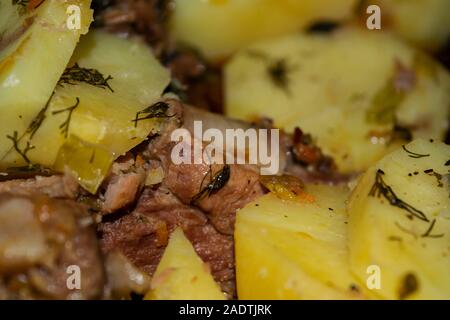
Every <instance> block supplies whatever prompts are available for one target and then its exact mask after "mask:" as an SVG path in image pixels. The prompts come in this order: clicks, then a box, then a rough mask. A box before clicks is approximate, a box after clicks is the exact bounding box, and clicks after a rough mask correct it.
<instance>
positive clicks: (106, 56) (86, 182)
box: [4, 31, 170, 193]
mask: <svg viewBox="0 0 450 320" xmlns="http://www.w3.org/2000/svg"><path fill="white" fill-rule="evenodd" d="M69 66H70V67H69V69H67V70H66V72H65V73H64V74H63V77H62V78H61V81H60V82H59V84H58V86H57V87H56V90H55V93H54V95H53V97H52V99H51V101H50V103H49V105H48V106H46V107H44V111H43V112H44V114H45V116H44V120H43V121H42V124H41V125H40V127H39V129H38V130H37V131H36V133H35V134H34V136H33V137H32V138H31V139H28V140H27V139H23V141H22V144H21V146H22V148H25V144H26V143H28V142H30V143H31V144H32V145H33V147H34V149H32V150H30V151H29V152H28V153H27V157H28V158H29V160H30V161H31V162H32V163H36V164H40V165H45V166H53V164H54V163H55V159H57V157H58V161H56V168H57V169H59V170H62V169H64V166H65V165H68V167H69V169H70V170H71V171H72V172H73V173H74V174H75V175H76V176H77V177H78V178H79V181H80V183H81V185H82V186H83V187H85V188H86V189H87V190H89V191H91V192H93V193H95V191H96V190H97V188H98V186H99V185H100V183H101V182H102V180H103V178H104V174H105V172H107V171H108V166H109V164H111V162H112V161H113V160H114V159H115V158H117V157H119V156H120V155H122V154H123V153H125V152H127V151H128V150H130V149H131V148H133V147H134V146H136V145H138V144H139V143H141V142H142V141H143V140H144V139H146V138H147V136H148V135H149V133H151V132H152V131H154V132H156V131H157V130H158V128H159V126H160V124H161V123H162V122H163V121H164V119H154V120H153V119H148V120H143V121H139V122H137V123H134V122H133V119H135V117H136V113H137V112H139V111H141V110H143V109H144V108H146V107H148V106H150V105H151V104H152V103H153V102H154V101H155V100H157V99H158V98H159V97H160V96H161V93H162V92H163V90H164V88H165V87H166V86H167V84H168V83H169V81H170V75H169V72H168V71H167V70H166V69H165V68H163V67H162V66H161V65H160V64H159V62H158V61H157V60H156V59H155V58H154V56H153V55H152V52H151V50H150V48H148V47H147V46H146V45H145V44H144V43H141V42H137V41H131V40H126V39H122V38H119V37H117V36H114V35H110V34H107V33H104V32H101V31H91V32H90V33H89V34H88V35H86V36H85V37H83V38H82V40H81V42H80V44H79V46H78V47H77V49H76V50H75V52H74V54H73V56H72V58H71V61H70V63H69ZM77 68H78V69H77ZM79 68H84V69H83V70H84V72H86V69H91V70H96V71H97V72H98V73H99V74H100V75H101V78H102V80H106V79H108V78H110V79H109V80H107V81H106V82H104V83H103V82H102V81H99V82H98V83H97V84H96V83H95V82H94V83H92V82H91V83H89V82H80V81H72V80H70V79H69V81H68V82H69V83H67V81H62V80H63V79H66V75H68V73H67V72H68V70H72V71H73V72H80V71H79ZM144 116H145V114H144ZM10 130H11V129H10ZM70 136H76V137H75V138H74V139H69V138H70ZM71 141H72V142H71ZM63 144H68V145H67V146H65V147H64V148H63V149H61V151H59V150H60V147H61V146H62V145H63ZM83 144H89V145H91V147H92V148H96V149H97V151H98V152H94V151H92V150H93V149H92V148H91V147H80V150H83V152H81V153H80V151H77V146H80V145H83ZM10 145H11V144H10V143H9V144H8V146H9V147H10ZM69 150H71V151H69ZM87 150H90V151H89V154H85V153H87ZM58 151H59V155H58ZM67 152H69V154H71V153H70V152H72V156H67ZM77 152H79V154H78V156H77V158H78V160H80V159H81V158H80V157H82V158H83V159H87V161H70V162H66V161H65V160H64V159H67V161H68V160H69V158H73V154H74V153H77ZM91 158H92V161H90V159H91ZM23 160H24V159H23V157H20V155H19V154H18V153H17V152H10V153H9V154H8V157H6V158H5V159H4V162H5V161H6V162H7V163H9V164H10V165H14V166H17V165H19V164H25V163H24V161H23ZM69 164H70V165H69ZM95 177H96V178H95ZM94 178H95V179H94Z"/></svg>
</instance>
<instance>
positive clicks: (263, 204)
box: [235, 185, 364, 299]
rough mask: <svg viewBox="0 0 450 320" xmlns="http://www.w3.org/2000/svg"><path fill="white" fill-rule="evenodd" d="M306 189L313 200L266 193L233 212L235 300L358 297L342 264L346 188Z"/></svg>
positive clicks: (356, 286)
mask: <svg viewBox="0 0 450 320" xmlns="http://www.w3.org/2000/svg"><path fill="white" fill-rule="evenodd" d="M306 190H307V192H308V193H309V194H310V195H311V196H312V197H314V199H315V200H314V201H313V202H311V201H310V200H309V199H308V201H305V200H302V199H299V200H297V201H289V200H282V199H280V198H279V197H277V196H276V195H275V194H272V193H269V194H267V195H265V196H263V197H261V198H259V199H257V200H256V201H254V202H252V203H250V204H248V205H247V206H246V207H245V208H244V209H242V210H240V211H239V212H238V213H237V217H236V227H235V228H236V231H235V243H236V244H235V250H236V277H237V291H238V298H239V299H352V298H362V295H361V292H362V291H363V289H364V288H362V287H360V285H359V284H358V283H356V280H355V279H354V278H353V276H352V275H351V273H350V269H349V264H348V261H347V255H348V252H347V230H346V229H347V227H346V221H347V215H346V212H345V200H346V197H347V195H348V194H349V191H348V189H347V188H344V187H330V186H320V185H317V186H315V185H308V186H307V188H306Z"/></svg>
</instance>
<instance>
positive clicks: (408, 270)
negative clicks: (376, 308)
mask: <svg viewBox="0 0 450 320" xmlns="http://www.w3.org/2000/svg"><path fill="white" fill-rule="evenodd" d="M449 159H450V147H449V146H447V145H445V144H443V143H441V142H437V141H434V142H433V141H429V140H416V141H414V142H412V143H410V144H408V145H406V146H404V147H403V148H400V149H398V150H397V151H395V152H393V153H391V154H389V155H387V156H386V157H384V158H383V159H382V160H381V161H380V162H378V163H377V164H376V165H375V166H373V167H371V168H370V169H369V170H368V171H367V172H366V173H365V174H364V175H363V176H362V178H361V179H360V181H359V183H358V185H357V187H356V189H355V190H354V192H353V194H352V196H351V198H350V201H349V205H348V211H349V250H350V263H351V268H352V271H353V272H354V273H355V275H357V276H358V277H359V279H360V281H366V279H367V277H368V274H367V273H366V271H367V268H368V267H369V266H371V265H375V266H378V267H379V268H380V272H381V273H380V275H381V277H380V280H381V281H380V285H381V288H380V289H379V290H376V291H377V293H378V294H380V295H381V296H382V297H384V298H388V299H449V298H450V278H449V276H448V275H449V270H450V215H449V213H450V212H449V205H450V199H449V193H450V186H449V172H450V171H449V169H450V166H449V165H450V160H449Z"/></svg>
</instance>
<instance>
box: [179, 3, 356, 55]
mask: <svg viewBox="0 0 450 320" xmlns="http://www.w3.org/2000/svg"><path fill="white" fill-rule="evenodd" d="M356 2H357V1H356V0H337V1H328V0H302V1H298V0H191V1H186V0H176V1H175V9H174V12H173V16H172V21H171V25H172V29H173V33H174V36H175V37H176V39H177V40H178V41H180V42H182V43H185V44H188V45H190V46H193V47H194V48H197V49H198V50H200V51H201V52H202V53H203V54H204V55H205V56H206V57H207V58H210V59H219V58H221V57H224V56H227V55H229V54H230V53H233V52H234V51H236V50H238V49H240V48H242V47H245V46H247V45H248V44H249V43H252V42H255V41H257V40H261V39H266V38H271V37H276V36H279V35H282V34H286V33H290V32H295V31H297V30H300V28H302V27H305V26H307V25H308V24H310V23H312V22H313V21H315V20H316V19H317V20H318V19H321V20H325V19H328V20H343V19H345V18H347V17H350V16H351V13H352V10H353V7H354V4H355V3H356Z"/></svg>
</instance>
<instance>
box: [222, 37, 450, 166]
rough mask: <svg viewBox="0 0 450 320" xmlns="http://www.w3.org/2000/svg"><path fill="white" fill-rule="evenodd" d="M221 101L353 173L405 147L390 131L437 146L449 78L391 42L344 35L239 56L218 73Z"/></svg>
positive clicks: (279, 43)
mask: <svg viewBox="0 0 450 320" xmlns="http://www.w3.org/2000/svg"><path fill="white" fill-rule="evenodd" d="M280 70H281V71H280ZM280 74H281V76H280ZM274 75H275V76H276V77H275V78H274ZM396 86H403V88H404V89H402V90H404V91H403V93H402V94H401V95H400V96H397V95H396V93H395V92H396V90H397V87H396ZM225 97H226V99H225V112H226V114H227V115H229V116H232V117H236V118H240V119H246V120H254V119H255V118H258V117H264V116H266V117H269V118H272V119H274V121H275V125H276V126H279V127H281V128H284V129H286V130H287V131H293V130H294V128H295V127H296V126H299V127H300V128H301V129H302V130H303V131H305V132H309V133H311V134H312V136H313V138H315V139H316V142H317V144H318V145H319V146H320V147H321V148H322V149H323V150H324V152H325V153H326V154H329V155H331V156H333V157H334V159H335V161H336V163H337V165H338V168H339V169H340V170H341V171H343V172H360V171H364V170H365V169H367V168H368V167H370V165H372V164H373V163H375V162H376V161H377V160H379V159H380V158H382V157H383V156H384V155H385V154H387V153H388V152H390V151H392V150H394V149H395V148H397V147H399V146H401V144H403V143H405V140H403V138H402V137H400V136H398V135H397V132H396V130H397V128H398V127H401V128H403V129H407V131H408V132H409V133H410V134H411V135H412V137H413V138H420V137H423V138H433V139H443V137H444V135H445V132H446V130H447V128H448V119H449V107H448V106H449V104H450V76H449V74H448V72H447V71H446V70H445V69H444V68H442V67H441V66H439V65H438V64H437V63H435V62H434V61H433V60H432V59H431V58H429V57H428V56H426V55H425V54H423V53H421V52H418V51H417V50H415V49H412V48H411V47H409V46H407V45H405V44H404V43H402V42H400V41H398V39H396V38H395V37H394V36H392V35H389V34H385V33H379V32H370V31H364V30H359V29H353V28H349V29H343V30H339V31H336V32H334V33H332V34H330V35H307V34H298V35H291V36H285V37H282V38H279V39H276V40H270V41H265V42H261V43H258V44H255V45H251V46H249V47H248V48H246V49H244V50H241V51H240V52H239V53H238V54H236V55H235V57H234V58H233V59H231V61H230V62H229V63H228V64H227V65H226V67H225ZM373 110H375V112H373ZM370 113H374V114H375V115H376V116H375V117H373V116H371V115H370ZM372 118H375V119H377V118H379V119H381V121H377V120H372Z"/></svg>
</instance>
